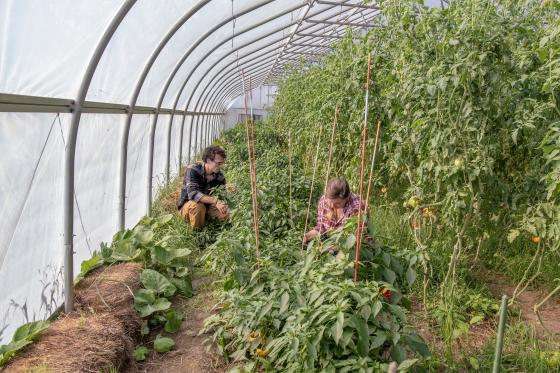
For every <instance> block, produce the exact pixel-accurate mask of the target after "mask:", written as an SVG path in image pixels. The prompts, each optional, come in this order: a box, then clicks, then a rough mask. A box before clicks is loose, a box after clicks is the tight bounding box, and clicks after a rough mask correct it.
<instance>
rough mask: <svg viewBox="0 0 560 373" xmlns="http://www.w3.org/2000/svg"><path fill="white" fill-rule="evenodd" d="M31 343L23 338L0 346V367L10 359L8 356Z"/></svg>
mask: <svg viewBox="0 0 560 373" xmlns="http://www.w3.org/2000/svg"><path fill="white" fill-rule="evenodd" d="M31 343H33V342H31V341H28V340H26V339H24V340H20V341H16V342H10V343H8V344H7V345H2V346H0V367H1V366H3V365H4V364H6V363H7V362H8V360H10V358H11V357H12V356H14V355H15V353H16V352H18V351H19V350H21V349H22V348H24V347H25V346H27V345H29V344H31Z"/></svg>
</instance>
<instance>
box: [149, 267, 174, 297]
mask: <svg viewBox="0 0 560 373" xmlns="http://www.w3.org/2000/svg"><path fill="white" fill-rule="evenodd" d="M140 281H141V282H142V284H143V285H144V286H145V287H146V288H147V289H150V290H153V291H155V292H156V293H157V294H163V295H164V296H166V297H171V296H172V295H173V294H175V290H176V288H175V285H173V284H172V283H171V282H170V281H169V280H168V279H167V277H165V276H164V275H162V274H161V273H159V272H157V271H154V270H153V269H145V270H143V271H142V273H141V274H140Z"/></svg>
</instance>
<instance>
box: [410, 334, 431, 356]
mask: <svg viewBox="0 0 560 373" xmlns="http://www.w3.org/2000/svg"><path fill="white" fill-rule="evenodd" d="M404 341H405V342H406V344H407V345H408V346H409V347H410V349H411V350H412V351H415V352H418V353H419V354H420V355H422V356H424V357H428V356H430V355H431V353H430V350H429V349H428V345H427V344H426V342H424V340H423V339H422V338H421V337H420V336H419V335H417V334H409V335H406V336H405V337H404Z"/></svg>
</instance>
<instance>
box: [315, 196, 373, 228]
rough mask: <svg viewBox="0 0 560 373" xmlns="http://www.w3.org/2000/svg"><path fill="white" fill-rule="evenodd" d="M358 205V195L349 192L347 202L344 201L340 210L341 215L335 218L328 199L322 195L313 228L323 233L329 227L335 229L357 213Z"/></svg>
mask: <svg viewBox="0 0 560 373" xmlns="http://www.w3.org/2000/svg"><path fill="white" fill-rule="evenodd" d="M359 206H360V197H358V195H357V194H355V193H350V196H349V197H348V202H346V205H344V209H343V210H342V216H341V217H340V218H339V219H338V220H337V219H335V212H334V209H333V208H332V207H331V204H330V202H329V199H328V198H327V197H325V196H322V197H321V199H320V200H319V207H318V208H317V225H316V226H315V230H316V231H318V232H319V233H321V234H323V233H325V232H326V231H328V230H330V229H336V228H338V227H340V226H342V224H343V223H344V221H345V220H346V219H347V218H349V217H350V216H354V215H358V211H359V208H360V207H359ZM362 210H363V207H362Z"/></svg>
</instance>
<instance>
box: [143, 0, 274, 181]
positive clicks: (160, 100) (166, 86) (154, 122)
mask: <svg viewBox="0 0 560 373" xmlns="http://www.w3.org/2000/svg"><path fill="white" fill-rule="evenodd" d="M273 1H274V0H266V1H263V2H261V3H259V4H256V5H253V6H252V7H249V8H247V9H244V10H242V11H239V12H237V13H235V14H233V15H232V16H230V17H229V18H226V19H224V20H223V21H221V22H220V23H218V24H217V25H215V26H214V27H212V28H211V29H210V30H208V31H207V32H206V33H205V34H204V35H202V36H201V37H200V38H198V39H197V40H196V41H195V42H194V43H193V44H192V45H191V46H190V47H189V49H188V50H187V52H185V54H184V55H183V56H182V57H181V58H180V59H179V61H177V63H176V64H175V66H174V68H173V70H172V71H171V73H170V74H169V76H168V77H167V79H166V82H165V84H164V86H163V88H162V90H161V92H160V94H159V98H158V101H157V104H156V108H157V109H156V113H155V115H154V118H153V120H152V125H154V126H155V125H157V119H158V111H159V109H160V108H161V105H162V103H163V100H164V98H165V95H166V94H167V90H168V89H169V86H170V85H171V82H172V81H173V79H174V77H175V75H176V73H177V72H178V71H179V69H180V68H181V67H182V66H183V64H184V62H185V61H186V59H187V58H188V57H189V56H190V54H191V53H192V52H193V51H194V50H195V49H196V48H197V47H198V46H199V45H200V44H201V43H202V42H203V41H204V40H206V39H207V38H208V37H209V36H210V35H212V34H213V33H214V32H216V31H217V30H219V29H220V28H221V27H223V26H225V25H227V24H228V23H229V22H231V21H232V20H234V19H236V18H238V17H241V16H243V15H245V14H248V13H251V12H252V11H254V10H256V9H259V8H261V7H263V6H265V5H268V4H270V3H272V2H273ZM172 128H173V117H171V118H170V120H169V126H168V131H167V139H166V143H167V157H166V163H165V177H166V183H167V184H168V183H169V166H170V154H171V131H172Z"/></svg>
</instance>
